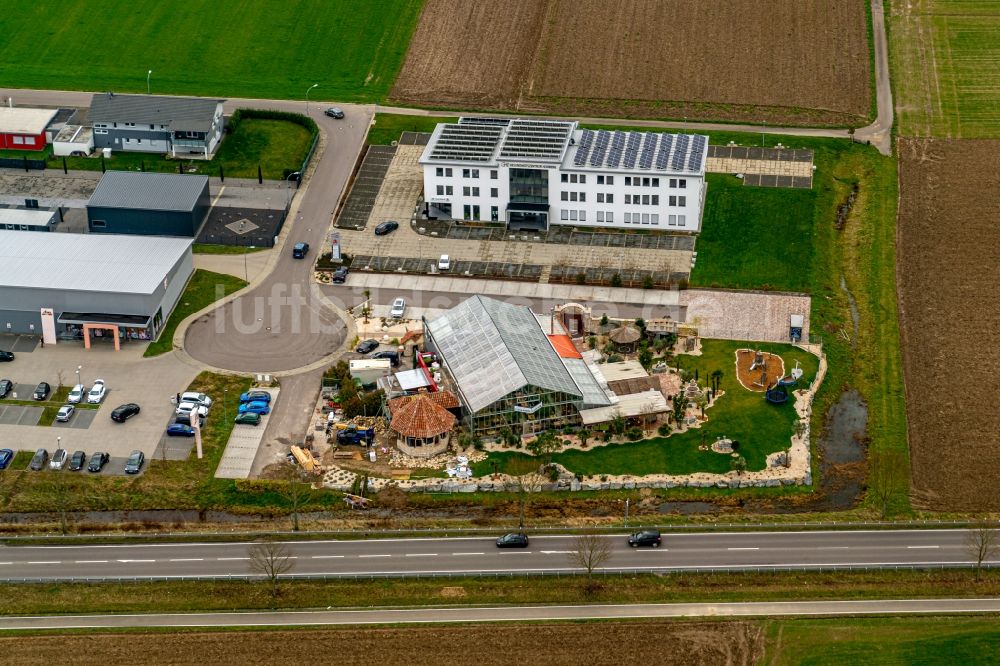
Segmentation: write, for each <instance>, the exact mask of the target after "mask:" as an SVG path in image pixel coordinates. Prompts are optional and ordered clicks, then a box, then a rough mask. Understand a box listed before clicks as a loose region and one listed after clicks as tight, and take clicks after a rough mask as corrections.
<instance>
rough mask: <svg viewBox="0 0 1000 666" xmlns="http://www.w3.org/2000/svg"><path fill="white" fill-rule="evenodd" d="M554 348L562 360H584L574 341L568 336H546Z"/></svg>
mask: <svg viewBox="0 0 1000 666" xmlns="http://www.w3.org/2000/svg"><path fill="white" fill-rule="evenodd" d="M546 337H547V338H548V339H549V342H551V343H552V346H553V347H555V348H556V353H557V354H559V356H560V357H561V358H583V356H581V355H580V352H578V351H577V350H576V347H575V346H574V345H573V341H572V340H571V339H570V337H569V336H568V335H548V336H546Z"/></svg>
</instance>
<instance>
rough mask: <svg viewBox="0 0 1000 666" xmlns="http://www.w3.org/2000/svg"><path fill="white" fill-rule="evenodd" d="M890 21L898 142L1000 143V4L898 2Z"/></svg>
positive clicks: (988, 0)
mask: <svg viewBox="0 0 1000 666" xmlns="http://www.w3.org/2000/svg"><path fill="white" fill-rule="evenodd" d="M888 20H889V39H890V45H889V46H890V48H889V56H890V65H891V66H892V85H893V94H894V95H895V98H896V115H897V123H898V130H899V134H900V135H901V136H918V137H940V138H1000V0H906V1H901V0H897V1H895V2H892V3H891V8H889V13H888Z"/></svg>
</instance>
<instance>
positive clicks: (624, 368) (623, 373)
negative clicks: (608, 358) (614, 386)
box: [597, 361, 649, 382]
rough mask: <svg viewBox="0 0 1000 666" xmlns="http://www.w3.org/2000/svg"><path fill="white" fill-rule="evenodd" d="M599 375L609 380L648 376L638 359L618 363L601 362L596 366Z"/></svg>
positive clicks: (615, 380)
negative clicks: (599, 372)
mask: <svg viewBox="0 0 1000 666" xmlns="http://www.w3.org/2000/svg"><path fill="white" fill-rule="evenodd" d="M597 369H598V370H600V371H601V375H602V376H603V377H604V378H605V379H606V380H608V381H609V382H617V381H620V380H622V379H638V378H639V377H648V376H649V373H648V372H646V368H644V367H642V363H639V361H619V362H618V363H602V364H600V365H598V366H597Z"/></svg>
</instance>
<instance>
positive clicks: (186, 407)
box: [174, 401, 208, 417]
mask: <svg viewBox="0 0 1000 666" xmlns="http://www.w3.org/2000/svg"><path fill="white" fill-rule="evenodd" d="M195 410H198V416H202V417H204V416H208V407H206V406H205V405H199V404H198V403H196V402H183V401H182V402H181V404H179V405H177V409H175V410H174V413H175V414H185V415H187V416H190V415H191V413H192V412H194V411H195Z"/></svg>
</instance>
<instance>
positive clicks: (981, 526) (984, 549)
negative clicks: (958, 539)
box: [965, 522, 1000, 581]
mask: <svg viewBox="0 0 1000 666" xmlns="http://www.w3.org/2000/svg"><path fill="white" fill-rule="evenodd" d="M965 545H966V548H968V549H969V555H970V556H971V557H972V559H973V560H974V561H975V563H976V565H975V567H976V580H977V581H978V580H979V578H980V576H981V575H982V569H983V562H986V561H987V560H990V559H992V558H993V556H994V555H996V554H997V549H998V548H1000V533H998V532H997V530H996V528H995V527H994V526H993V524H992V523H986V522H982V523H976V524H975V525H973V526H972V527H970V528H969V531H968V532H967V533H966V535H965Z"/></svg>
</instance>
